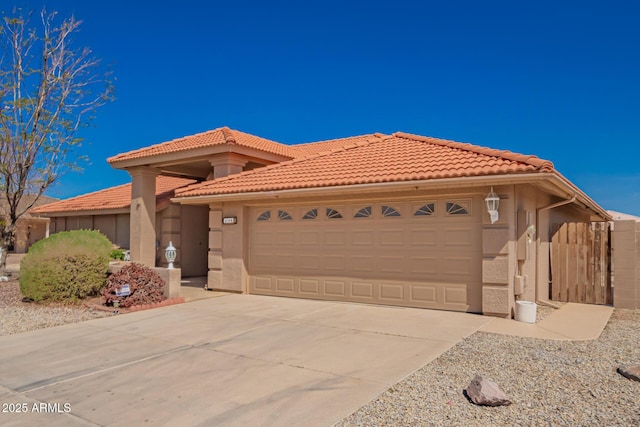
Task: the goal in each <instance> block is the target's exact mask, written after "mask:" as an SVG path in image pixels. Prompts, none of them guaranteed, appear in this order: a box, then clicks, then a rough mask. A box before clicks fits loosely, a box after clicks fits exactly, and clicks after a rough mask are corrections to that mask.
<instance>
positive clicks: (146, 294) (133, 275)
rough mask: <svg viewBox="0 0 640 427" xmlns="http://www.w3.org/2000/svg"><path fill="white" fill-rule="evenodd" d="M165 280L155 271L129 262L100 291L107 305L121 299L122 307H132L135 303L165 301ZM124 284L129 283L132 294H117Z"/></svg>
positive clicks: (110, 277)
mask: <svg viewBox="0 0 640 427" xmlns="http://www.w3.org/2000/svg"><path fill="white" fill-rule="evenodd" d="M164 284H165V282H164V280H163V279H162V277H160V276H159V275H158V273H156V272H155V271H153V270H152V269H150V268H149V267H146V266H144V265H142V264H137V263H135V262H133V263H131V264H127V265H125V266H124V267H122V268H121V269H120V271H118V272H117V273H113V274H112V275H111V276H109V278H108V279H107V283H106V284H105V286H104V288H102V290H101V291H100V293H101V294H102V296H103V297H104V302H105V304H107V305H112V304H113V302H114V301H116V300H117V301H119V303H120V307H125V308H126V307H132V306H134V305H143V304H153V303H157V302H160V301H164V300H165V299H166V297H165V296H164ZM123 285H129V290H130V292H131V294H129V295H128V296H117V295H116V290H119V289H121V288H122V286H123Z"/></svg>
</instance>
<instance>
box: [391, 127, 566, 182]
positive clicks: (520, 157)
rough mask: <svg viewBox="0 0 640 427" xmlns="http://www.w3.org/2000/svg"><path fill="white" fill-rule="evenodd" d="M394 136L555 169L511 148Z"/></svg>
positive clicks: (408, 134) (550, 164) (550, 163)
mask: <svg viewBox="0 0 640 427" xmlns="http://www.w3.org/2000/svg"><path fill="white" fill-rule="evenodd" d="M393 136H397V137H399V138H406V139H413V140H416V141H422V142H427V143H430V144H438V145H442V146H446V147H451V148H457V149H459V150H465V151H471V152H474V153H478V154H483V155H485V156H491V157H501V158H503V159H506V160H511V161H514V162H519V163H524V164H527V165H531V166H534V167H536V168H537V169H539V170H540V171H542V172H551V171H554V170H555V168H554V166H553V163H552V162H551V161H549V160H544V159H541V158H539V157H538V156H534V155H526V154H520V153H514V152H511V151H509V150H497V149H495V148H489V147H482V146H480V145H473V144H469V143H464V142H457V141H452V140H448V139H440V138H433V137H428V136H421V135H415V134H412V133H407V132H395V133H394V134H393Z"/></svg>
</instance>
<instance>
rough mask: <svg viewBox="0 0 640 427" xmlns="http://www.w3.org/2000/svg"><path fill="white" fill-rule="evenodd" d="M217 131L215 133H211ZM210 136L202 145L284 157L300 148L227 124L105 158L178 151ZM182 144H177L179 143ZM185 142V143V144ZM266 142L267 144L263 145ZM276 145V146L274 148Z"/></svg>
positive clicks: (116, 158) (112, 160)
mask: <svg viewBox="0 0 640 427" xmlns="http://www.w3.org/2000/svg"><path fill="white" fill-rule="evenodd" d="M215 133H217V135H213V134H215ZM207 136H211V137H212V138H213V141H212V142H207V143H205V144H204V146H210V145H217V144H224V143H229V144H238V145H243V146H247V147H250V148H255V149H258V150H261V151H265V152H270V153H275V154H283V153H284V154H283V155H284V156H286V157H289V158H293V157H296V156H297V154H298V153H299V151H300V150H298V149H297V148H295V146H293V145H287V144H283V143H281V142H277V141H274V140H271V139H267V138H263V137H261V136H257V135H253V134H249V133H246V132H242V131H238V130H235V129H231V128H229V127H227V126H222V127H218V128H215V129H211V130H207V131H204V132H198V133H195V134H192V135H185V136H181V137H179V138H174V139H171V140H169V141H164V142H160V143H158V144H153V145H149V146H146V147H142V148H137V149H135V150H131V151H127V152H125V153H120V154H116V155H115V156H111V157H109V158H107V162H108V163H113V162H118V161H124V160H130V159H132V158H144V157H149V156H154V155H158V154H164V153H165V152H178V151H186V150H189V149H190V148H192V147H189V143H191V144H193V141H194V140H197V139H198V138H202V137H207ZM240 139H249V140H253V139H255V140H258V141H261V142H262V143H263V145H262V146H255V145H253V144H251V143H244V144H243V143H242V142H240V141H239V140H240ZM181 143H182V145H179V144H181ZM185 143H186V144H185ZM264 143H266V144H267V145H264ZM165 147H166V149H168V151H159V152H154V150H161V149H162V148H165ZM276 147H278V148H276Z"/></svg>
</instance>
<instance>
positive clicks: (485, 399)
mask: <svg viewBox="0 0 640 427" xmlns="http://www.w3.org/2000/svg"><path fill="white" fill-rule="evenodd" d="M466 392H467V396H468V397H469V399H470V400H471V401H472V402H473V403H475V404H476V405H484V406H506V405H511V400H510V399H509V398H508V397H507V395H506V394H504V392H503V391H502V390H501V389H500V387H498V384H496V383H495V382H493V381H492V380H490V379H488V378H483V377H481V376H480V375H476V376H475V377H474V378H473V379H472V380H471V383H470V384H469V386H468V387H467V390H466Z"/></svg>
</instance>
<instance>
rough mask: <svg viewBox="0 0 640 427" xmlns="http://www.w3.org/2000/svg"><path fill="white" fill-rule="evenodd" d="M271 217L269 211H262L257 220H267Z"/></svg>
mask: <svg viewBox="0 0 640 427" xmlns="http://www.w3.org/2000/svg"><path fill="white" fill-rule="evenodd" d="M270 219H271V211H270V210H268V211H264V212H262V213H261V214H260V215H258V221H269V220H270Z"/></svg>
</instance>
